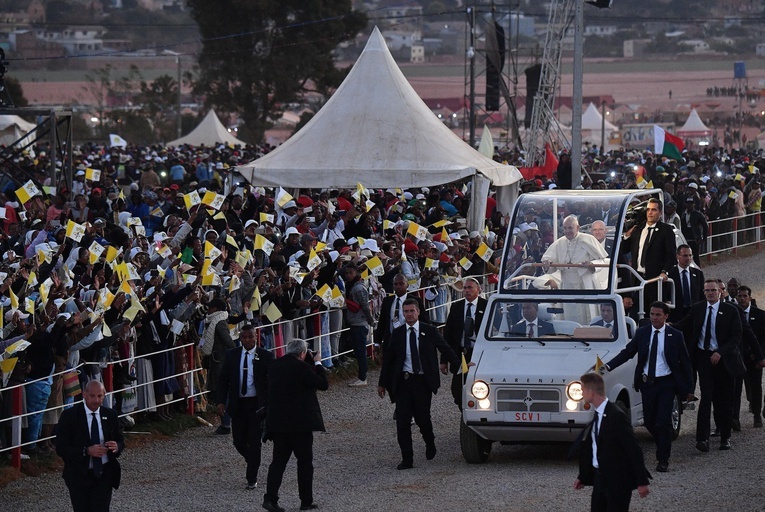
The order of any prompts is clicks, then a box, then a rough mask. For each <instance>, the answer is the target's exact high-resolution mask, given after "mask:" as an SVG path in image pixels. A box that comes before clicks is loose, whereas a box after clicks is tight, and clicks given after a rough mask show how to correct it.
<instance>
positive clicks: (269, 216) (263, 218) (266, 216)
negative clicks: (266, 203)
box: [260, 212, 274, 224]
mask: <svg viewBox="0 0 765 512" xmlns="http://www.w3.org/2000/svg"><path fill="white" fill-rule="evenodd" d="M264 222H270V223H271V224H273V223H274V214H273V213H262V212H261V214H260V223H261V224H263V223H264Z"/></svg>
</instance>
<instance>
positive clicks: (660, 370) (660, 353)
mask: <svg viewBox="0 0 765 512" xmlns="http://www.w3.org/2000/svg"><path fill="white" fill-rule="evenodd" d="M656 331H657V329H655V328H653V327H652V328H651V335H650V337H649V338H648V359H646V362H645V365H644V366H643V374H644V375H648V365H650V364H651V349H652V348H653V347H652V345H653V334H654V333H655V332H656ZM658 331H659V347H658V349H657V352H656V378H659V377H666V376H667V375H669V374H671V373H672V370H670V369H669V365H668V364H667V358H666V356H665V355H664V336H665V335H666V334H667V326H666V324H665V325H663V326H662V327H661V329H658Z"/></svg>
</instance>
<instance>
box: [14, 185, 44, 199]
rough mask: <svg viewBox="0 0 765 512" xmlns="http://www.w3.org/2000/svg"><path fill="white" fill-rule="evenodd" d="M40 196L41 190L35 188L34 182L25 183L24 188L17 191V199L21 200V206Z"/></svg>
mask: <svg viewBox="0 0 765 512" xmlns="http://www.w3.org/2000/svg"><path fill="white" fill-rule="evenodd" d="M39 194H40V190H39V189H38V188H37V187H36V186H35V184H34V183H33V182H32V180H29V181H27V182H26V183H24V186H23V187H21V188H20V189H18V190H17V191H16V197H18V198H19V201H21V204H26V203H27V202H29V200H30V199H32V198H33V197H34V196H36V195H39Z"/></svg>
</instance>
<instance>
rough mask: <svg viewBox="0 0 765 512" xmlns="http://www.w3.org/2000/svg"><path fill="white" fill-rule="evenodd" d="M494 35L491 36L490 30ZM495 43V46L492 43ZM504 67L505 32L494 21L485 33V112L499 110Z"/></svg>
mask: <svg viewBox="0 0 765 512" xmlns="http://www.w3.org/2000/svg"><path fill="white" fill-rule="evenodd" d="M492 26H493V28H494V33H493V34H491V33H490V32H491V28H492ZM495 41H496V46H495V45H494V42H495ZM504 67H505V31H504V29H503V28H502V27H501V26H500V25H499V23H497V22H496V21H495V22H493V23H490V24H489V30H487V33H486V106H485V108H486V110H487V111H489V112H494V111H497V110H499V94H500V80H502V69H503V68H504Z"/></svg>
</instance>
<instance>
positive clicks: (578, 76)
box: [571, 0, 584, 189]
mask: <svg viewBox="0 0 765 512" xmlns="http://www.w3.org/2000/svg"><path fill="white" fill-rule="evenodd" d="M583 53H584V2H583V0H576V6H575V7H574V92H573V98H572V102H573V105H572V111H573V112H572V115H573V119H572V123H571V188H572V189H575V188H577V187H579V186H581V184H582V77H583V76H584V72H583V64H584V57H583Z"/></svg>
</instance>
